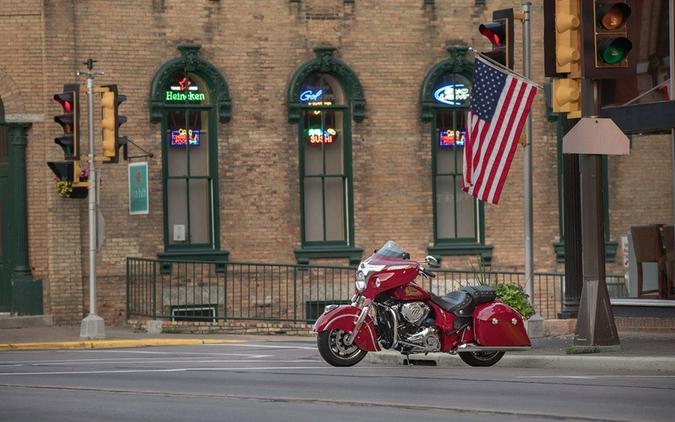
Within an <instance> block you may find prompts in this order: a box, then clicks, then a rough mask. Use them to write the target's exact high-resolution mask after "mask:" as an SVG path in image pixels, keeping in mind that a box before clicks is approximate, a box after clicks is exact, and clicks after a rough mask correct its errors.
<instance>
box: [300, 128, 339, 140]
mask: <svg viewBox="0 0 675 422" xmlns="http://www.w3.org/2000/svg"><path fill="white" fill-rule="evenodd" d="M305 133H306V136H305V138H306V139H307V140H308V141H309V143H310V144H332V143H333V141H334V140H335V139H336V138H337V131H336V130H335V129H330V128H329V129H325V130H321V128H309V129H307V130H306V132H305Z"/></svg>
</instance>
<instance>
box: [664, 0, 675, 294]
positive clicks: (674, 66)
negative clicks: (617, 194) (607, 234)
mask: <svg viewBox="0 0 675 422" xmlns="http://www.w3.org/2000/svg"><path fill="white" fill-rule="evenodd" d="M668 9H669V12H668V15H669V20H668V24H669V26H668V27H669V28H670V29H669V31H668V32H670V54H669V56H670V91H669V94H670V95H669V96H668V99H669V100H671V101H672V100H673V93H675V90H674V89H673V87H675V29H674V28H675V2H673V1H671V2H670V4H669V6H668ZM670 148H671V157H672V158H671V165H672V168H673V170H672V179H673V181H672V183H671V185H672V189H673V225H674V226H675V128H672V129H670ZM674 235H675V233H674ZM668 296H670V292H666V297H668Z"/></svg>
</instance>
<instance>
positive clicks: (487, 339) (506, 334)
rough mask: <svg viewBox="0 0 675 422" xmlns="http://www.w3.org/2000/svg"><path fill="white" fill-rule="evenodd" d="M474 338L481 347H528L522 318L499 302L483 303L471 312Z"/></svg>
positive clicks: (528, 342) (528, 343) (528, 339)
mask: <svg viewBox="0 0 675 422" xmlns="http://www.w3.org/2000/svg"><path fill="white" fill-rule="evenodd" d="M473 323H474V338H475V339H476V343H478V344H479V345H481V346H530V345H531V344H530V338H529V337H528V336H527V332H526V331H525V322H524V321H523V317H522V316H521V315H520V314H519V313H518V311H516V310H514V309H513V308H511V307H510V306H508V305H505V304H503V303H501V302H493V303H484V304H481V305H478V306H476V309H474V311H473Z"/></svg>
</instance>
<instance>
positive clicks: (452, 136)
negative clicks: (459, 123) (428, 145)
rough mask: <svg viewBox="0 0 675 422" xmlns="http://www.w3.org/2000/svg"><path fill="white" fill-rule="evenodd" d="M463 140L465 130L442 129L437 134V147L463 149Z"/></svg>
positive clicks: (464, 138)
mask: <svg viewBox="0 0 675 422" xmlns="http://www.w3.org/2000/svg"><path fill="white" fill-rule="evenodd" d="M465 140H466V131H465V130H452V129H443V130H441V131H440V132H439V134H438V146H441V147H463V146H464V141H465Z"/></svg>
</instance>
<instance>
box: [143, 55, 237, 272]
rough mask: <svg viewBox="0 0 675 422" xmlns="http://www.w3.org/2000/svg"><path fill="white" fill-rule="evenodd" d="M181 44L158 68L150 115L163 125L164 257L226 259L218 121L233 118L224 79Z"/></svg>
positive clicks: (225, 121)
mask: <svg viewBox="0 0 675 422" xmlns="http://www.w3.org/2000/svg"><path fill="white" fill-rule="evenodd" d="M199 49H200V47H199V46H198V45H195V44H181V45H179V46H178V50H179V51H180V53H181V57H178V58H175V59H172V60H170V61H169V62H167V63H165V64H164V65H163V66H162V67H161V68H160V69H159V71H158V72H157V73H156V75H155V77H154V79H153V82H152V85H151V94H150V120H151V122H153V123H159V124H160V133H161V144H162V146H161V148H162V194H163V195H162V196H163V199H162V206H163V211H164V212H163V215H164V221H163V239H164V252H163V253H160V254H159V257H160V258H169V259H173V258H189V259H195V260H208V261H226V260H227V259H228V255H229V252H228V251H226V250H221V248H220V212H219V210H220V193H219V183H218V142H219V139H218V126H217V123H218V122H220V123H227V122H228V121H229V120H230V98H229V90H228V87H227V84H226V82H225V79H224V78H223V76H222V75H221V74H220V72H219V71H218V70H217V69H216V68H215V67H213V66H212V65H211V64H210V63H208V62H207V61H205V60H204V59H202V58H201V57H199V55H198V52H199Z"/></svg>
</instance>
